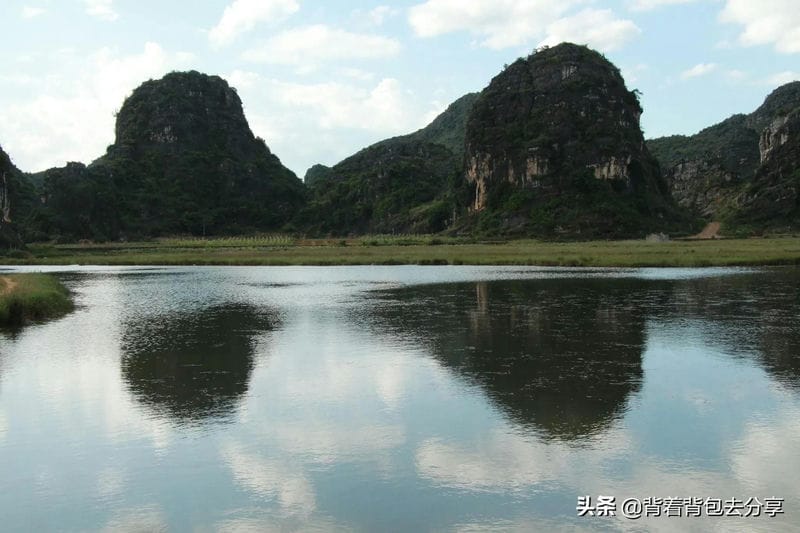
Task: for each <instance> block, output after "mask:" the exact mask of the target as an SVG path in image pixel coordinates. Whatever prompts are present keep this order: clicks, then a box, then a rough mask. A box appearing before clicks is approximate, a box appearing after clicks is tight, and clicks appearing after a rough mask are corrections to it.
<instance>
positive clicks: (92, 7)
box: [83, 0, 119, 21]
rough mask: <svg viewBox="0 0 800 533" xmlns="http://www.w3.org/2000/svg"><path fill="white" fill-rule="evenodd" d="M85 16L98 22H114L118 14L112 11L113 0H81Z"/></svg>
mask: <svg viewBox="0 0 800 533" xmlns="http://www.w3.org/2000/svg"><path fill="white" fill-rule="evenodd" d="M83 3H84V5H85V6H86V14H88V15H91V16H92V17H95V18H98V19H100V20H108V21H114V20H117V19H118V18H119V14H118V13H117V12H116V11H115V10H114V5H113V4H114V0H83Z"/></svg>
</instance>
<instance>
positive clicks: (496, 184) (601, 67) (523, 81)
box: [465, 43, 669, 225]
mask: <svg viewBox="0 0 800 533" xmlns="http://www.w3.org/2000/svg"><path fill="white" fill-rule="evenodd" d="M641 113H642V108H641V106H640V105H639V101H638V98H637V95H636V93H635V92H632V91H629V90H628V89H627V88H626V87H625V82H624V80H623V78H622V76H621V74H620V72H619V69H617V67H615V66H614V65H613V64H612V63H610V62H609V61H608V60H607V59H606V58H605V57H604V56H603V55H601V54H599V53H598V52H595V51H594V50H591V49H589V48H587V47H585V46H578V45H575V44H570V43H563V44H560V45H558V46H555V47H552V48H545V49H541V50H538V51H536V52H535V53H534V54H532V55H530V56H528V57H527V58H520V59H518V60H517V61H515V62H514V63H513V64H511V65H509V66H508V67H507V68H506V69H505V70H504V71H503V72H501V73H500V74H499V75H497V76H496V77H495V78H494V79H493V80H492V81H491V83H490V84H489V86H488V87H487V88H486V89H484V90H483V92H482V93H481V95H480V97H479V98H478V99H477V101H476V103H475V104H474V107H473V110H472V114H471V115H470V118H469V121H468V123H467V131H466V154H465V179H466V181H467V183H469V184H470V185H471V186H472V187H473V197H472V205H471V209H472V211H473V212H481V211H483V210H485V209H487V208H488V207H490V206H491V205H492V203H493V197H494V196H498V195H501V194H502V193H503V191H508V188H509V187H510V188H511V189H517V190H524V191H526V192H527V193H528V196H529V197H531V198H532V199H533V201H534V202H535V201H544V200H545V199H547V198H552V197H559V196H562V197H566V196H567V195H571V194H573V193H575V192H576V189H575V187H574V182H575V180H582V179H584V178H587V177H589V178H591V179H594V180H596V181H597V182H598V183H604V184H605V185H598V187H599V188H601V189H604V190H607V191H609V192H613V194H615V195H616V196H618V197H619V198H624V197H630V198H631V199H633V198H634V197H635V198H638V199H639V200H641V199H643V198H644V197H645V196H648V197H649V198H648V200H647V201H645V202H639V201H636V202H634V203H636V205H637V209H639V208H643V209H644V211H648V210H649V209H650V208H651V207H653V208H656V207H659V206H663V205H666V204H668V203H669V200H668V198H667V197H666V194H665V191H666V186H665V184H664V183H663V181H662V178H661V176H660V173H659V171H658V167H657V164H656V163H655V161H654V159H653V158H652V157H651V156H650V154H649V152H648V151H647V148H646V147H645V146H644V138H643V135H642V132H641V129H640V127H639V118H640V116H641ZM590 188H595V187H594V186H590ZM578 196H580V195H578ZM567 225H569V222H567Z"/></svg>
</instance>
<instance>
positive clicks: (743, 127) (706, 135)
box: [648, 82, 800, 226]
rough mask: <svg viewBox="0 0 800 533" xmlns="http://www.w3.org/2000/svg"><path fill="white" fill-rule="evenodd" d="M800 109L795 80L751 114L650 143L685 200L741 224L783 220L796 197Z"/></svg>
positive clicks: (682, 202) (698, 209)
mask: <svg viewBox="0 0 800 533" xmlns="http://www.w3.org/2000/svg"><path fill="white" fill-rule="evenodd" d="M798 109H800V82H792V83H788V84H786V85H783V86H781V87H779V88H777V89H776V90H775V91H773V92H772V93H771V94H770V95H769V96H768V97H767V98H766V99H765V101H764V103H763V104H762V105H761V106H760V107H759V108H758V109H756V110H755V111H754V112H752V113H750V114H749V115H734V116H732V117H730V118H728V119H726V120H724V121H722V122H720V123H719V124H716V125H714V126H711V127H709V128H706V129H704V130H702V131H701V132H699V133H697V134H695V135H691V136H684V135H674V136H671V137H663V138H660V139H653V140H650V141H648V146H649V148H650V150H651V151H652V152H653V154H654V155H655V156H656V157H657V158H658V160H659V162H660V163H661V166H662V168H663V169H664V172H665V175H666V178H667V181H668V183H669V185H670V190H671V193H672V195H673V196H674V197H675V199H676V201H677V202H678V203H679V204H680V205H682V206H684V207H686V208H688V209H691V210H692V211H694V212H695V213H697V214H699V215H701V216H703V217H706V218H708V219H722V220H726V221H728V222H731V223H735V224H736V225H742V224H748V223H756V224H757V225H759V226H770V225H774V224H773V222H774V223H775V224H778V225H780V224H784V223H785V222H786V217H787V216H789V212H790V211H791V209H790V207H791V198H794V197H795V193H793V192H792V191H793V189H794V187H795V185H793V184H792V175H793V171H794V170H795V169H797V168H798V164H799V163H800V159H798V158H797V156H796V152H797V149H796V147H797V145H798V143H800V137H798V135H797V132H796V128H797V126H796V122H795V121H796V120H797V119H796V116H797V112H798ZM792 209H793V208H792ZM773 219H774V221H773Z"/></svg>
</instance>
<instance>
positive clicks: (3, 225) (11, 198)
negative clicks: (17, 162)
mask: <svg viewBox="0 0 800 533" xmlns="http://www.w3.org/2000/svg"><path fill="white" fill-rule="evenodd" d="M32 202H33V187H32V186H31V185H30V183H28V181H27V180H26V179H25V176H24V175H23V174H22V172H20V171H19V170H18V169H17V167H15V166H14V164H13V163H12V162H11V158H9V157H8V155H7V154H6V153H5V152H4V151H3V149H2V148H0V251H2V250H7V249H10V248H21V247H22V246H23V242H22V238H21V237H20V235H19V230H18V226H17V224H16V222H18V221H21V217H23V216H24V215H25V214H27V212H28V211H29V210H30V206H31V203H32ZM18 213H19V214H20V216H19V217H18V216H17V215H18ZM18 219H19V220H18Z"/></svg>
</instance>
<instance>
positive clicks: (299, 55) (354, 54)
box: [243, 24, 401, 66]
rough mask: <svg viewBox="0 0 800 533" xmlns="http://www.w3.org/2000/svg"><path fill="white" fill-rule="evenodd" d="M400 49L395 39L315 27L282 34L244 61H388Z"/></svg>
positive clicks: (319, 26)
mask: <svg viewBox="0 0 800 533" xmlns="http://www.w3.org/2000/svg"><path fill="white" fill-rule="evenodd" d="M400 48H401V46H400V42H399V41H397V40H396V39H391V38H388V37H384V36H382V35H373V34H363V33H351V32H348V31H345V30H340V29H337V28H331V27H329V26H325V25H321V24H317V25H313V26H304V27H300V28H294V29H291V30H287V31H285V32H282V33H280V34H278V35H276V36H274V37H272V38H271V39H269V40H267V41H266V42H264V43H263V44H261V45H260V46H257V47H255V48H251V49H250V50H247V51H245V53H244V55H243V57H244V59H246V60H247V61H253V62H257V63H272V64H283V65H306V66H308V65H314V64H317V63H319V62H322V61H330V60H336V59H376V58H384V57H391V56H394V55H397V54H398V53H399V52H400Z"/></svg>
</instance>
